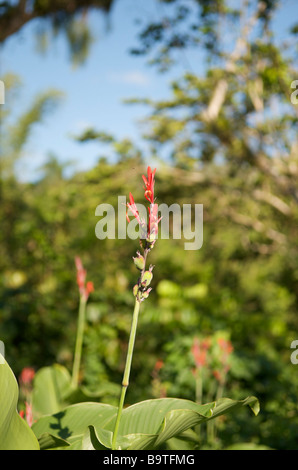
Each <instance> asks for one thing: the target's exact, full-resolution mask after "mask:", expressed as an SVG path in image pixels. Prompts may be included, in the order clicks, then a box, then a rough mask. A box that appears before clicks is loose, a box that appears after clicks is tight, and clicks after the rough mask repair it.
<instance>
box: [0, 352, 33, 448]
mask: <svg viewBox="0 0 298 470" xmlns="http://www.w3.org/2000/svg"><path fill="white" fill-rule="evenodd" d="M0 390H1V401H0V450H39V444H38V441H37V439H36V437H35V434H34V433H33V432H32V430H31V429H30V427H29V426H28V424H27V423H26V421H25V420H24V419H22V418H21V416H20V415H19V414H18V412H17V403H18V395H19V390H18V384H17V381H16V378H15V376H14V374H13V372H12V370H11V369H10V367H9V365H8V364H7V362H6V361H5V360H4V358H3V356H2V355H1V354H0Z"/></svg>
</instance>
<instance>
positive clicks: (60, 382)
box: [32, 364, 71, 418]
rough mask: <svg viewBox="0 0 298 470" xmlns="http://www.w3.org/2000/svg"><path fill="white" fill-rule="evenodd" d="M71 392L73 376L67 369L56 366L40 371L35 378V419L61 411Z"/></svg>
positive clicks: (33, 399) (33, 398)
mask: <svg viewBox="0 0 298 470" xmlns="http://www.w3.org/2000/svg"><path fill="white" fill-rule="evenodd" d="M70 391H71V376H70V374H69V372H68V370H67V369H66V368H65V367H63V366H61V365H59V364H54V365H53V366H51V367H43V368H42V369H40V370H39V371H38V372H37V373H36V374H35V377H34V387H33V397H32V401H33V413H34V417H37V418H39V417H40V416H43V415H48V414H54V413H57V412H58V411H60V410H61V409H62V408H63V407H65V406H66V405H67V403H66V402H65V398H66V396H67V394H69V393H70Z"/></svg>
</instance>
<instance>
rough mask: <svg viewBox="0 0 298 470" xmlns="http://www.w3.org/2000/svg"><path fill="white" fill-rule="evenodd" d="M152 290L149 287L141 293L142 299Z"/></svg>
mask: <svg viewBox="0 0 298 470" xmlns="http://www.w3.org/2000/svg"><path fill="white" fill-rule="evenodd" d="M151 291H152V289H151V287H149V289H147V290H146V291H145V292H143V293H142V300H144V299H148V297H149V294H150V292H151Z"/></svg>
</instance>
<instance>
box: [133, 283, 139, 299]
mask: <svg viewBox="0 0 298 470" xmlns="http://www.w3.org/2000/svg"><path fill="white" fill-rule="evenodd" d="M132 292H133V295H134V296H135V297H136V296H137V295H138V292H139V286H138V284H136V285H135V286H134V287H133V290H132Z"/></svg>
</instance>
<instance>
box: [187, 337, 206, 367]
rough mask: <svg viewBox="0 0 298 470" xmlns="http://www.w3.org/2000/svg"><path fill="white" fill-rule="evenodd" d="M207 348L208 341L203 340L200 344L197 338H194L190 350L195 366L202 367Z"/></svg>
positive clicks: (204, 363)
mask: <svg viewBox="0 0 298 470" xmlns="http://www.w3.org/2000/svg"><path fill="white" fill-rule="evenodd" d="M208 348H209V342H208V341H207V340H204V341H203V342H202V343H201V344H200V341H199V340H198V338H195V339H194V342H193V346H192V348H191V352H192V355H193V358H194V361H195V364H196V367H197V368H201V367H204V366H205V365H206V359H207V349H208Z"/></svg>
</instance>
